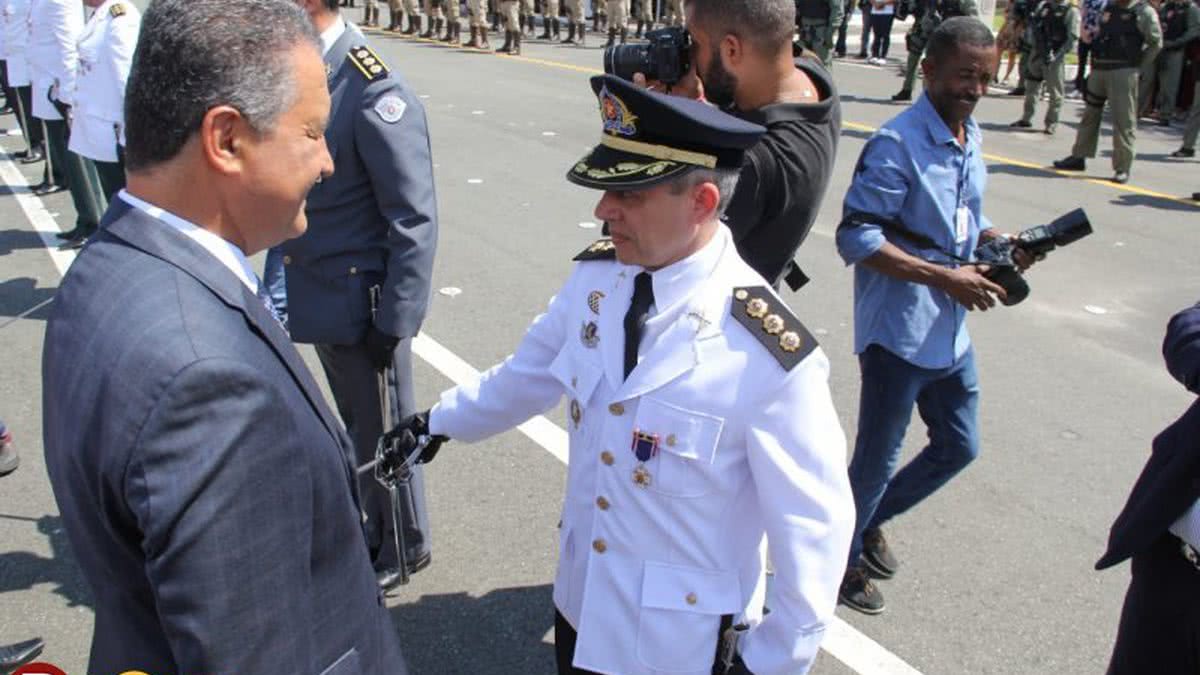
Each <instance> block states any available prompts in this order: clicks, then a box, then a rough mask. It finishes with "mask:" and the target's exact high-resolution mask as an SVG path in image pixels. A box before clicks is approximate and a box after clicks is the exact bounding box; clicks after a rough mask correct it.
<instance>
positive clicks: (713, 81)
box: [700, 49, 737, 109]
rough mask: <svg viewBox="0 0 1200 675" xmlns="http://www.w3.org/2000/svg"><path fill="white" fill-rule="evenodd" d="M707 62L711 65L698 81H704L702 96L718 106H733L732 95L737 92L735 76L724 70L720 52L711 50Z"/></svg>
mask: <svg viewBox="0 0 1200 675" xmlns="http://www.w3.org/2000/svg"><path fill="white" fill-rule="evenodd" d="M709 63H710V64H711V65H710V66H709V69H708V72H707V73H705V74H704V76H703V77H701V78H700V81H701V82H703V83H704V98H707V99H708V100H709V102H710V103H712V104H713V105H715V106H717V107H718V108H722V109H724V108H731V107H733V103H734V95H735V94H736V92H737V77H736V76H734V74H733V73H731V72H729V71H728V70H725V65H724V64H723V63H721V53H720V52H719V51H718V50H716V49H714V50H713V51H712V58H710V59H709Z"/></svg>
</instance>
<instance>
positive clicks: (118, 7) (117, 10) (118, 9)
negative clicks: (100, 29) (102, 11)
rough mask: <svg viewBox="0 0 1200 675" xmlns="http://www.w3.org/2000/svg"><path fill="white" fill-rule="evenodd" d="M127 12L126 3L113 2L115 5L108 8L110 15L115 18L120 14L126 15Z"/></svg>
mask: <svg viewBox="0 0 1200 675" xmlns="http://www.w3.org/2000/svg"><path fill="white" fill-rule="evenodd" d="M125 12H126V10H125V5H122V4H121V3H119V2H117V3H113V6H112V7H109V8H108V14H109V16H111V17H112V18H114V19H115V18H117V17H119V16H125Z"/></svg>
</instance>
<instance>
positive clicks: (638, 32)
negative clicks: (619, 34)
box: [633, 19, 646, 38]
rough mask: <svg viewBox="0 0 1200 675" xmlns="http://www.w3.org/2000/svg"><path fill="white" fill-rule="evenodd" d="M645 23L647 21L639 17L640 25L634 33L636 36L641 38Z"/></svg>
mask: <svg viewBox="0 0 1200 675" xmlns="http://www.w3.org/2000/svg"><path fill="white" fill-rule="evenodd" d="M645 25H646V22H645V21H642V20H641V19H638V27H637V32H636V33H634V34H633V37H635V38H640V37H642V28H643V27H644V26H645Z"/></svg>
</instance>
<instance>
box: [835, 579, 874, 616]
mask: <svg viewBox="0 0 1200 675" xmlns="http://www.w3.org/2000/svg"><path fill="white" fill-rule="evenodd" d="M838 601H839V602H841V603H842V604H843V605H845V606H847V607H849V608H850V609H854V610H858V611H860V612H862V613H863V614H879V613H880V612H882V611H883V610H884V604H883V593H880V592H879V587H878V586H876V585H875V582H873V581H871V579H870V577H868V576H867V571H866V570H865V569H863V568H861V567H851V568H850V569H848V570H846V575H845V576H843V577H842V585H841V587H840V588H838Z"/></svg>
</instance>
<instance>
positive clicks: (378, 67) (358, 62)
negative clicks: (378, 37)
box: [346, 45, 388, 82]
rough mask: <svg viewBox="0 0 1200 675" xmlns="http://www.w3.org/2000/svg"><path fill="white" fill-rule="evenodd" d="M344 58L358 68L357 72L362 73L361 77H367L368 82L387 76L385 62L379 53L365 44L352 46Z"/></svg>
mask: <svg viewBox="0 0 1200 675" xmlns="http://www.w3.org/2000/svg"><path fill="white" fill-rule="evenodd" d="M346 59H347V60H349V61H350V63H353V64H354V67H355V68H357V69H358V72H360V73H362V74H363V77H365V78H367V81H368V82H374V81H375V80H382V79H383V78H385V77H387V74H388V67H387V64H385V63H384V62H383V59H381V58H379V55H378V54H376V53H375V51H374V50H373V49H371V48H370V47H368V46H366V45H359V46H358V47H354V48H352V49H351V50H350V53H348V54H346Z"/></svg>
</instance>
